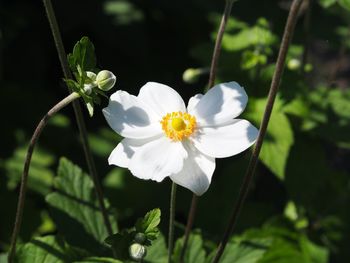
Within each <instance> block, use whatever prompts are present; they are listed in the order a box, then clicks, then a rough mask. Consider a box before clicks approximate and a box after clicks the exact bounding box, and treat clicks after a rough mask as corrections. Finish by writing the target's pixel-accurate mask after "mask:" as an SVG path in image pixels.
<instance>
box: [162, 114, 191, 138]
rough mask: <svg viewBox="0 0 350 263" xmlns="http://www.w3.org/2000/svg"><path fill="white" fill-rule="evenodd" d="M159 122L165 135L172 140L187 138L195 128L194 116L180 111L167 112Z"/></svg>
mask: <svg viewBox="0 0 350 263" xmlns="http://www.w3.org/2000/svg"><path fill="white" fill-rule="evenodd" d="M160 123H161V125H162V129H163V131H164V133H165V135H166V136H167V137H169V138H170V139H172V140H173V141H182V140H183V139H186V138H188V137H189V136H190V135H191V134H192V133H193V132H194V130H195V129H196V118H195V117H194V116H192V115H190V114H188V113H185V112H181V111H178V112H172V113H168V114H167V115H165V116H164V117H163V119H162V120H161V122H160Z"/></svg>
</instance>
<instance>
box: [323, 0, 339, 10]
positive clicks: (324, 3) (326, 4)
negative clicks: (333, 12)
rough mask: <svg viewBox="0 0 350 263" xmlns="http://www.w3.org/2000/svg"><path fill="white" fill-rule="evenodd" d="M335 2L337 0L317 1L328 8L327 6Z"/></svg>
mask: <svg viewBox="0 0 350 263" xmlns="http://www.w3.org/2000/svg"><path fill="white" fill-rule="evenodd" d="M336 2H337V0H319V3H320V4H321V6H323V7H324V8H328V7H330V6H332V5H334V4H335V3H336Z"/></svg>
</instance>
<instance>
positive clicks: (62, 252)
mask: <svg viewBox="0 0 350 263" xmlns="http://www.w3.org/2000/svg"><path fill="white" fill-rule="evenodd" d="M82 254H84V252H83V251H81V250H77V249H75V248H72V247H69V246H68V244H67V243H66V242H65V241H64V240H62V239H61V238H59V237H56V236H46V237H38V238H35V239H33V240H31V241H30V242H29V243H26V244H23V245H19V246H18V248H17V251H16V255H15V263H17V262H18V263H66V262H73V261H74V260H78V259H79V258H80V257H82ZM85 256H86V255H85Z"/></svg>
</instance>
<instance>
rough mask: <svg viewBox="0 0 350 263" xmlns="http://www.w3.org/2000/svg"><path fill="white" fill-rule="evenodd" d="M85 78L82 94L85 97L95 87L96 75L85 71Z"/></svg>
mask: <svg viewBox="0 0 350 263" xmlns="http://www.w3.org/2000/svg"><path fill="white" fill-rule="evenodd" d="M86 76H87V78H86V79H85V84H84V92H85V94H86V95H90V94H91V92H92V89H93V88H95V87H96V86H97V85H96V83H95V80H96V74H95V73H94V72H91V71H86Z"/></svg>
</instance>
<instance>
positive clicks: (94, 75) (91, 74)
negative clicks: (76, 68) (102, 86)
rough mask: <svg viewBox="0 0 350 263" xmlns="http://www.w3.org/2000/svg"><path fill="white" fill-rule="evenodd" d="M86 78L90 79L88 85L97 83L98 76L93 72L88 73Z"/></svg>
mask: <svg viewBox="0 0 350 263" xmlns="http://www.w3.org/2000/svg"><path fill="white" fill-rule="evenodd" d="M86 76H87V77H88V79H87V81H85V82H86V83H92V82H95V81H96V74H95V73H94V72H92V71H86Z"/></svg>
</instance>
